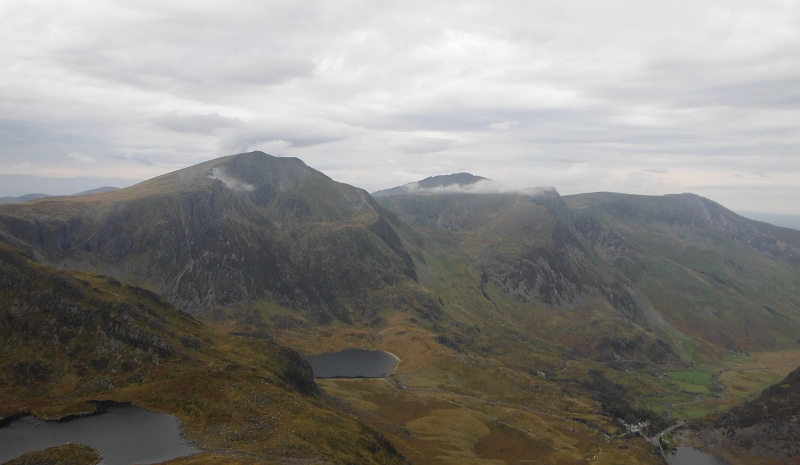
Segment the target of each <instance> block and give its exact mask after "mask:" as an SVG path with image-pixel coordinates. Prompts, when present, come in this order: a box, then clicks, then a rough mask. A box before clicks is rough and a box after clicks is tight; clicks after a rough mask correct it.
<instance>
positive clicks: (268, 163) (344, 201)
mask: <svg viewBox="0 0 800 465" xmlns="http://www.w3.org/2000/svg"><path fill="white" fill-rule="evenodd" d="M390 217H391V215H389V214H388V212H386V210H385V209H383V208H382V207H380V206H379V205H378V204H376V203H375V201H374V200H373V199H372V197H370V195H369V194H368V193H367V192H366V191H364V190H362V189H358V188H355V187H352V186H349V185H347V184H342V183H338V182H335V181H333V180H331V179H330V178H328V177H327V176H325V175H324V174H322V173H320V172H319V171H317V170H314V169H312V168H310V167H308V166H307V165H306V164H305V163H303V162H302V161H301V160H299V159H297V158H277V157H273V156H271V155H267V154H265V153H263V152H250V153H242V154H238V155H232V156H228V157H223V158H218V159H216V160H211V161H208V162H205V163H201V164H199V165H195V166H191V167H189V168H185V169H182V170H179V171H175V172H173V173H168V174H165V175H163V176H159V177H157V178H154V179H151V180H148V181H145V182H142V183H140V184H137V185H135V186H131V187H129V188H126V189H120V190H118V191H114V192H106V193H102V194H96V195H93V196H84V197H58V198H52V199H42V200H37V201H33V202H28V203H25V204H10V205H4V206H3V208H2V209H0V241H2V242H6V243H8V244H11V245H13V246H15V247H18V248H20V249H23V250H25V251H27V252H28V253H30V254H32V255H33V256H35V257H37V259H39V260H40V261H43V262H45V263H49V264H53V265H56V266H59V267H62V268H72V269H76V268H77V269H83V270H87V271H99V272H102V273H104V274H107V275H110V276H113V277H115V278H117V279H120V280H125V281H128V282H133V283H135V284H137V285H140V286H142V287H145V288H148V289H150V290H152V291H155V292H158V293H160V294H162V295H164V296H165V297H166V298H167V299H168V300H169V301H170V302H172V303H173V304H175V305H176V306H177V307H179V308H180V309H181V310H183V311H185V312H187V313H190V314H192V315H195V316H198V315H201V314H206V313H208V312H209V311H211V310H212V309H219V308H225V307H230V306H231V305H236V304H241V303H248V302H250V303H252V302H256V301H258V300H261V299H264V298H268V299H271V300H273V301H275V302H278V303H279V304H280V305H283V306H286V307H289V308H293V309H296V310H300V311H302V313H303V314H304V315H305V317H307V318H310V319H311V320H312V321H317V322H327V321H332V320H334V319H338V320H342V321H349V318H350V316H349V312H350V310H349V308H350V307H352V306H351V302H350V301H351V299H352V298H353V297H354V296H355V297H358V296H364V295H365V294H366V293H367V292H368V291H369V290H371V289H382V288H384V287H387V286H390V285H393V284H395V283H397V282H399V281H402V280H415V279H416V272H415V267H414V262H413V260H412V258H411V256H410V255H409V254H408V252H407V251H406V250H405V246H404V244H403V241H402V240H401V238H400V236H399V235H398V234H397V232H396V231H395V228H394V226H393V224H392V221H391V218H390Z"/></svg>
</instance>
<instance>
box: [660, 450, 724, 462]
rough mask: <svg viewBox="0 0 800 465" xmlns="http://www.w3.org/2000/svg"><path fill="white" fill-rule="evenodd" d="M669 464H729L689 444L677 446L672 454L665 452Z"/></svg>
mask: <svg viewBox="0 0 800 465" xmlns="http://www.w3.org/2000/svg"><path fill="white" fill-rule="evenodd" d="M666 459H667V464H669V465H731V464H730V463H728V462H727V461H726V460H723V459H721V458H719V457H717V456H716V455H711V454H706V453H705V452H700V451H699V450H697V449H695V448H693V447H689V446H678V450H677V452H675V453H674V454H666Z"/></svg>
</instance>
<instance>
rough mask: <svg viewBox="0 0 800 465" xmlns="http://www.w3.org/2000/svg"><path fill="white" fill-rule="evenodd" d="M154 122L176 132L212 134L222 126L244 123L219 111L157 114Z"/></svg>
mask: <svg viewBox="0 0 800 465" xmlns="http://www.w3.org/2000/svg"><path fill="white" fill-rule="evenodd" d="M152 121H153V123H155V124H156V125H158V126H161V127H163V128H166V129H170V130H172V131H176V132H188V133H197V134H212V133H213V132H214V130H216V129H220V128H235V127H240V126H242V125H243V123H242V121H241V120H239V119H237V118H226V117H224V116H220V115H219V113H211V114H206V115H179V114H177V113H175V112H172V113H167V114H164V115H161V116H157V117H155V118H153V119H152Z"/></svg>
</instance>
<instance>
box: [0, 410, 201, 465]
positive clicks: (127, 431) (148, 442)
mask: <svg viewBox="0 0 800 465" xmlns="http://www.w3.org/2000/svg"><path fill="white" fill-rule="evenodd" d="M67 443H74V444H83V445H86V446H89V447H92V448H95V449H97V450H98V451H99V452H100V455H101V456H102V457H103V461H102V462H100V463H101V465H128V464H133V463H142V464H146V463H156V462H163V461H166V460H172V459H174V458H178V457H184V456H188V455H194V454H197V453H200V452H201V451H200V450H199V449H197V448H196V447H194V446H192V445H190V444H189V443H188V442H187V441H186V440H185V439H184V438H183V436H181V422H180V420H178V419H177V418H176V417H174V416H172V415H168V414H165V413H155V412H151V411H149V410H145V409H143V408H140V407H135V406H133V405H125V404H115V405H113V406H111V407H108V408H107V409H105V411H103V412H102V413H99V414H93V415H89V416H85V417H79V418H76V419H74V420H68V421H45V420H41V419H39V418H36V417H34V416H32V415H27V416H24V417H22V418H19V419H16V420H14V421H12V422H11V423H10V424H9V425H7V426H4V427H2V428H0V463H5V462H7V461H9V460H12V459H14V458H17V457H19V456H20V455H23V454H27V453H28V452H33V451H37V450H43V449H47V448H50V447H55V446H60V445H62V444H67Z"/></svg>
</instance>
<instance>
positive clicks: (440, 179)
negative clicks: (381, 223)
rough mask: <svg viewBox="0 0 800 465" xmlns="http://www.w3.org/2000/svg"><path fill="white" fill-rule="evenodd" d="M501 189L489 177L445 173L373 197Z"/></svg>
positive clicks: (494, 190)
mask: <svg viewBox="0 0 800 465" xmlns="http://www.w3.org/2000/svg"><path fill="white" fill-rule="evenodd" d="M498 190H500V189H499V184H498V183H497V182H495V181H492V180H491V179H489V178H484V177H482V176H475V175H474V174H470V173H455V174H443V175H439V176H430V177H427V178H425V179H423V180H421V181H415V182H410V183H408V184H404V185H402V186H397V187H392V188H391V189H384V190H380V191H376V192H373V193H372V196H373V197H388V196H390V195H400V194H417V195H419V194H436V193H443V192H450V193H457V192H471V193H486V192H496V191H498Z"/></svg>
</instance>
